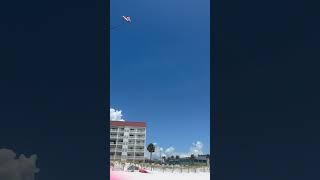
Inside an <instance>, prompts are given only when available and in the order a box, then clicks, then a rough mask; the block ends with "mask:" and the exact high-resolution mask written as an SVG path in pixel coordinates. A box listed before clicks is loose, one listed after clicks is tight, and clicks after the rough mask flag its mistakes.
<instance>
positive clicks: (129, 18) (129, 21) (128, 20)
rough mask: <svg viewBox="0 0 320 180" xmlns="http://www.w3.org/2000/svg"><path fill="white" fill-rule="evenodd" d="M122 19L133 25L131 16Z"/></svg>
mask: <svg viewBox="0 0 320 180" xmlns="http://www.w3.org/2000/svg"><path fill="white" fill-rule="evenodd" d="M122 18H123V19H124V20H125V21H126V22H128V23H131V17H130V16H122Z"/></svg>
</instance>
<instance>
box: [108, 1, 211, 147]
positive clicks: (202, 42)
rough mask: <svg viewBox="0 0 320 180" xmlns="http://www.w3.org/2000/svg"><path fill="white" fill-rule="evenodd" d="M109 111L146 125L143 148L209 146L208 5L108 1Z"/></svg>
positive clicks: (196, 2) (203, 2)
mask: <svg viewBox="0 0 320 180" xmlns="http://www.w3.org/2000/svg"><path fill="white" fill-rule="evenodd" d="M110 15H111V26H115V25H118V24H120V23H121V16H122V15H127V16H131V18H132V24H124V25H122V26H121V27H120V28H118V29H117V30H114V31H111V35H110V36H111V42H110V46H111V49H110V51H111V56H110V57H111V84H110V88H111V92H110V93H111V107H112V108H115V109H117V110H121V111H122V114H123V118H124V119H125V120H127V121H145V122H146V123H147V131H148V132H147V133H148V134H147V143H151V142H156V143H157V144H158V145H159V146H161V147H163V148H165V149H167V148H169V147H174V149H175V151H176V152H188V151H189V149H190V147H191V145H192V143H194V142H196V141H200V142H202V144H203V148H202V151H203V152H204V153H207V152H209V145H210V144H209V143H210V126H209V125H210V89H209V88H210V29H209V28H210V9H209V0H197V1H196V0H175V1H172V0H162V1H153V0H112V1H111V14H110Z"/></svg>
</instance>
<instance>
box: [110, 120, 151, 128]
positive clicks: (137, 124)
mask: <svg viewBox="0 0 320 180" xmlns="http://www.w3.org/2000/svg"><path fill="white" fill-rule="evenodd" d="M110 122H111V124H110V126H132V127H146V123H145V122H126V121H110Z"/></svg>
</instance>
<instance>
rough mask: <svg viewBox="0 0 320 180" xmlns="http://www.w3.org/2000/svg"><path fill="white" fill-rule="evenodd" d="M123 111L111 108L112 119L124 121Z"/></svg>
mask: <svg viewBox="0 0 320 180" xmlns="http://www.w3.org/2000/svg"><path fill="white" fill-rule="evenodd" d="M122 116H123V115H122V111H121V110H115V109H113V108H110V121H124V119H122Z"/></svg>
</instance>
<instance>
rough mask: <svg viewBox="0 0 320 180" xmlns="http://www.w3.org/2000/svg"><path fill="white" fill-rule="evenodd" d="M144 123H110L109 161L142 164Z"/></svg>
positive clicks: (144, 141)
mask: <svg viewBox="0 0 320 180" xmlns="http://www.w3.org/2000/svg"><path fill="white" fill-rule="evenodd" d="M145 147H146V123H145V122H125V121H110V160H111V161H125V162H144V160H145V158H144V151H145Z"/></svg>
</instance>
